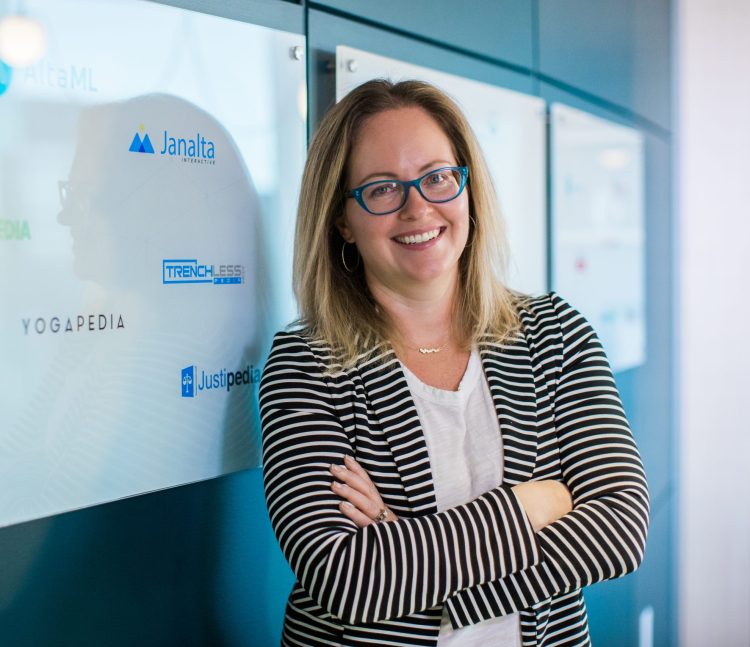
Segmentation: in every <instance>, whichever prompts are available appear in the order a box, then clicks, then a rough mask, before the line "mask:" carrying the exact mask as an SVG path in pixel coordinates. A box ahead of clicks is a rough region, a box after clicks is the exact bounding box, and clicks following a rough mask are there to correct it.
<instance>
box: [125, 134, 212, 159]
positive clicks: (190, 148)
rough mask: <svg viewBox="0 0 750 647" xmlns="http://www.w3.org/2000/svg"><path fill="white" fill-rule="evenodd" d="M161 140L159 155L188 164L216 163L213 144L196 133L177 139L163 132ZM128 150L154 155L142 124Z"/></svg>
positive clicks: (154, 152)
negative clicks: (175, 158) (178, 159)
mask: <svg viewBox="0 0 750 647" xmlns="http://www.w3.org/2000/svg"><path fill="white" fill-rule="evenodd" d="M162 138H163V142H162V147H161V150H160V151H159V155H166V156H168V157H177V158H180V160H181V161H183V162H187V163H189V164H215V163H216V159H215V157H216V150H215V146H214V143H213V142H212V141H211V140H210V139H206V137H204V136H203V135H201V134H200V132H196V133H195V137H192V136H191V137H179V136H174V134H170V133H169V131H167V130H164V133H163V135H162ZM128 150H129V151H130V152H131V153H147V154H151V155H154V154H156V151H155V149H154V146H153V144H152V143H151V138H150V137H149V134H148V133H147V132H146V128H145V126H144V125H143V124H141V125H140V126H139V127H138V132H136V133H135V135H134V136H133V139H132V141H131V142H130V148H129V149H128Z"/></svg>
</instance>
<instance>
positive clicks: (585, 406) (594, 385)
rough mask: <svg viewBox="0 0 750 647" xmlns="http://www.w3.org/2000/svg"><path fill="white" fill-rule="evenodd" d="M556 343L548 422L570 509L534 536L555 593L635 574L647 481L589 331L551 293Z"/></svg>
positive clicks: (646, 502)
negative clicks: (558, 354) (558, 360)
mask: <svg viewBox="0 0 750 647" xmlns="http://www.w3.org/2000/svg"><path fill="white" fill-rule="evenodd" d="M552 302H553V305H554V308H555V310H556V312H557V317H558V320H559V322H560V329H561V334H562V342H563V353H562V364H561V366H560V369H559V374H558V378H557V385H556V389H555V397H554V405H553V406H554V424H555V429H556V434H557V439H558V443H559V448H560V461H561V468H562V475H563V481H564V482H565V484H566V485H567V487H568V489H569V490H570V492H571V495H572V498H573V506H574V507H573V511H572V512H570V513H569V514H567V515H565V516H564V517H563V518H561V519H559V520H558V521H556V522H555V523H552V524H550V525H549V526H547V527H546V528H544V529H542V530H541V531H540V532H539V533H537V538H538V540H539V542H540V544H541V546H542V551H543V553H544V560H543V564H542V567H543V569H544V570H546V571H547V572H548V574H549V575H550V576H551V577H552V578H553V580H554V582H555V584H556V587H555V588H557V589H558V591H559V592H562V591H569V590H572V589H575V588H579V587H582V586H586V585H588V584H592V583H593V582H599V581H602V580H607V579H611V578H615V577H620V576H622V575H625V574H627V573H630V572H632V571H634V570H635V569H636V568H637V567H638V566H639V564H640V563H641V561H642V559H643V553H644V550H645V545H646V535H647V531H648V515H649V497H648V486H647V483H646V475H645V473H644V470H643V465H642V463H641V458H640V455H639V453H638V449H637V447H636V445H635V441H634V440H633V437H632V435H631V432H630V427H629V425H628V421H627V419H626V418H625V412H624V411H623V408H622V404H621V402H620V397H619V394H618V392H617V387H616V386H615V381H614V378H613V376H612V371H611V369H610V367H609V363H608V361H607V358H606V356H605V354H604V350H603V348H602V345H601V343H600V342H599V339H598V338H597V336H596V333H595V332H594V330H593V328H592V327H591V325H590V324H589V323H588V322H587V321H586V320H585V319H584V318H583V317H582V316H581V314H580V313H578V312H577V311H576V310H575V309H573V308H571V307H570V306H569V305H568V304H567V303H566V302H565V301H564V300H563V299H561V298H560V297H559V296H557V295H555V294H553V295H552Z"/></svg>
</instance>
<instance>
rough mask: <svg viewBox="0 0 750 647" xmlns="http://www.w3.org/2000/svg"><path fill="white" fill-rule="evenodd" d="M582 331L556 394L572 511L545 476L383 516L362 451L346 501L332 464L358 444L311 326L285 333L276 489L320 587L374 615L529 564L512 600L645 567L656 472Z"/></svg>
mask: <svg viewBox="0 0 750 647" xmlns="http://www.w3.org/2000/svg"><path fill="white" fill-rule="evenodd" d="M570 325H571V326H574V325H575V323H572V324H570ZM586 325H587V324H586ZM589 328H590V327H589ZM579 338H580V339H581V341H580V343H578V344H577V345H576V348H575V351H574V352H571V353H569V354H568V355H567V356H566V358H565V366H564V367H563V368H564V371H563V373H562V374H561V375H560V376H559V378H558V384H557V392H556V398H555V404H554V407H555V427H556V429H555V434H556V437H557V442H558V444H559V451H560V462H561V469H562V474H563V480H564V482H565V484H566V486H567V487H568V488H569V490H570V494H571V495H572V499H573V503H574V507H573V510H572V511H571V512H569V513H568V514H564V515H563V516H562V517H560V518H559V519H557V520H556V521H553V519H556V518H557V517H558V516H559V513H560V509H557V508H555V506H552V509H551V510H547V511H546V512H545V511H544V510H543V509H542V510H541V513H540V514H537V513H539V512H540V510H539V509H538V508H537V505H538V504H537V503H535V502H534V501H535V500H536V501H538V499H539V498H540V497H539V496H537V495H539V494H540V491H539V488H540V487H544V486H540V485H539V484H538V483H536V484H534V483H529V484H523V485H522V486H516V488H515V489H512V488H510V487H507V486H502V485H501V486H498V487H497V488H494V489H493V490H490V491H489V492H487V493H485V494H483V495H482V496H480V497H478V498H477V499H475V500H474V501H470V502H468V503H466V504H463V505H461V506H456V507H455V508H451V509H449V510H445V511H443V512H439V513H435V514H430V515H425V516H421V517H415V518H403V517H402V518H400V519H398V520H394V523H371V522H370V521H371V518H372V517H373V516H375V514H376V513H375V514H373V512H374V511H375V508H374V507H370V508H367V507H366V506H368V505H370V504H374V506H376V507H377V508H378V510H379V509H380V505H381V503H382V500H380V499H379V495H377V497H378V498H373V497H374V494H373V493H372V492H370V493H369V494H368V493H366V491H365V492H362V491H361V490H360V489H359V486H362V483H364V486H362V487H365V490H366V488H367V483H366V481H365V480H364V477H363V475H362V474H356V466H355V465H354V464H351V465H350V466H349V467H348V472H351V473H352V474H353V475H355V476H358V477H359V478H362V479H363V480H362V482H361V483H359V486H354V487H353V489H354V490H357V491H358V492H359V493H360V494H363V495H364V496H365V497H366V499H367V500H368V501H369V502H370V503H367V501H364V500H361V499H357V500H356V501H354V500H351V497H347V496H344V497H343V499H344V500H348V501H349V502H350V503H353V505H354V509H353V510H352V509H350V510H349V511H348V512H347V511H346V510H344V509H343V508H342V507H341V505H342V496H341V492H335V491H334V490H332V483H333V482H334V479H333V478H332V473H331V471H330V470H331V465H332V464H337V465H343V464H344V461H345V459H344V456H345V455H347V454H350V455H351V454H353V453H354V452H353V448H352V445H351V442H350V439H349V437H348V436H347V433H346V431H345V429H344V427H343V425H342V422H341V418H340V411H339V409H337V407H336V405H335V403H334V401H333V400H332V398H331V392H330V389H329V387H328V386H327V385H326V384H325V383H324V382H325V381H324V380H323V379H322V377H320V366H319V364H318V362H317V360H316V359H315V358H314V357H313V355H312V353H311V351H310V348H309V347H308V346H307V344H306V342H304V341H303V340H302V339H300V338H299V337H295V336H291V335H284V336H281V337H278V338H277V340H276V342H275V344H274V350H273V351H272V355H271V358H269V362H268V363H267V367H266V372H265V374H264V380H263V384H262V388H261V416H262V420H263V439H264V478H265V488H266V498H267V502H268V510H269V514H270V517H271V522H272V525H273V527H274V530H275V532H276V535H277V538H278V540H279V543H280V545H281V548H282V551H283V552H284V554H285V556H286V557H287V560H288V561H289V563H290V565H291V567H292V569H293V570H294V572H295V573H296V575H297V578H298V580H299V581H300V582H301V583H302V585H303V586H304V587H305V589H306V590H307V591H308V592H309V594H310V595H311V596H312V597H313V599H315V600H316V601H317V602H318V604H320V605H321V606H322V607H323V608H324V609H326V610H328V611H329V612H330V613H331V614H332V615H333V616H334V617H336V618H340V619H341V620H342V621H343V622H345V623H348V624H362V623H366V622H374V621H379V620H386V619H390V618H396V617H401V616H404V615H409V614H413V613H416V612H419V611H422V610H425V609H428V608H432V607H434V606H435V605H436V604H439V603H441V602H444V601H445V600H447V599H448V598H449V597H451V596H453V595H455V594H457V593H459V592H462V591H464V590H466V589H470V588H472V587H483V586H486V585H492V584H493V583H497V582H499V581H500V580H504V581H506V582H511V581H513V580H514V578H518V581H519V582H521V581H522V582H524V583H525V585H524V586H518V587H514V586H507V587H506V586H503V587H502V588H503V590H502V591H500V593H501V594H503V595H505V596H506V597H507V599H502V600H501V606H502V608H503V609H506V610H507V612H510V611H511V610H515V609H521V608H526V607H528V606H529V604H533V603H534V602H536V601H539V600H542V599H545V598H546V597H550V596H552V595H555V594H557V593H561V592H564V591H568V590H572V589H574V588H578V587H580V586H584V585H586V584H590V583H592V582H594V581H599V580H603V579H609V578H612V577H618V576H620V575H623V574H625V573H627V572H630V571H632V570H634V569H635V568H636V567H637V566H638V564H639V563H640V560H641V558H642V555H643V549H644V545H645V537H646V529H647V525H648V493H647V489H646V483H645V476H644V475H643V469H642V466H641V463H640V458H639V456H638V452H637V449H636V448H635V444H634V443H633V440H632V437H631V435H630V431H629V429H628V427H627V422H626V421H625V419H624V415H623V414H622V409H621V405H620V404H619V398H618V397H617V393H616V389H615V388H614V382H613V380H612V376H611V372H610V371H609V368H608V365H607V363H606V359H605V358H604V355H603V353H602V351H601V346H600V345H599V342H598V340H596V337H595V336H594V335H593V333H592V332H591V333H589V332H587V331H586V330H584V331H583V332H581V333H580V334H579ZM337 480H338V481H340V482H342V483H344V482H345V481H346V479H343V478H338V477H337ZM347 485H348V486H349V487H352V485H350V484H349V483H348V482H347ZM535 490H536V491H535ZM350 494H352V495H353V493H350ZM526 495H529V496H526ZM541 498H542V500H544V501H546V500H547V497H546V493H543V494H542V496H541ZM355 499H356V497H355ZM532 499H533V500H532ZM360 506H362V507H360ZM562 507H564V506H562V505H561V508H562ZM357 510H358V511H359V512H360V513H362V514H364V515H365V516H367V517H368V519H366V520H365V519H363V518H361V517H357V516H356V514H355V511H357ZM342 512H343V514H342ZM550 521H551V522H550ZM535 531H537V532H535ZM506 578H508V579H507V580H506ZM529 582H533V583H534V585H533V586H531V588H529V586H528V583H529ZM521 591H523V593H522V592H521ZM530 591H531V593H530ZM530 595H531V596H532V597H531V598H530V597H529V596H530Z"/></svg>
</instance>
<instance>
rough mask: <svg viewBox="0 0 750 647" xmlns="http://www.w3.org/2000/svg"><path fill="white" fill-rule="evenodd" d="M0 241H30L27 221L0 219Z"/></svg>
mask: <svg viewBox="0 0 750 647" xmlns="http://www.w3.org/2000/svg"><path fill="white" fill-rule="evenodd" d="M0 240H31V229H30V228H29V223H28V221H27V220H2V219H0Z"/></svg>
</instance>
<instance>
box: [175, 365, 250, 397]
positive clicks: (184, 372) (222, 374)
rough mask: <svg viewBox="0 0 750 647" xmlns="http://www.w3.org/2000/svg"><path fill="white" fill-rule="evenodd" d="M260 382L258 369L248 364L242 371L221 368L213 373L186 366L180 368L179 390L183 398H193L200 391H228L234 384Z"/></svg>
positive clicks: (245, 384)
mask: <svg viewBox="0 0 750 647" xmlns="http://www.w3.org/2000/svg"><path fill="white" fill-rule="evenodd" d="M258 382H260V369H258V368H255V367H254V366H253V365H252V364H248V365H247V366H246V367H245V370H244V371H229V370H227V369H225V368H222V369H221V370H219V371H216V372H215V373H207V372H206V371H204V370H202V369H201V371H200V376H199V375H198V367H197V366H186V367H185V368H183V369H181V370H180V390H181V393H182V397H183V398H194V397H196V396H197V395H198V394H199V393H201V392H202V391H211V390H216V391H218V390H219V389H221V390H223V391H224V390H225V391H227V392H229V391H230V389H232V388H233V387H235V386H250V385H252V384H257V383H258Z"/></svg>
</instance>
